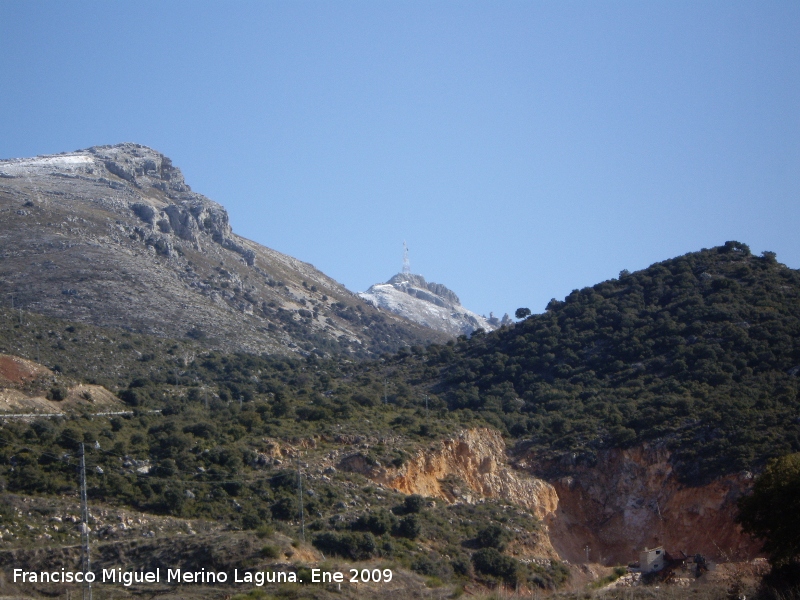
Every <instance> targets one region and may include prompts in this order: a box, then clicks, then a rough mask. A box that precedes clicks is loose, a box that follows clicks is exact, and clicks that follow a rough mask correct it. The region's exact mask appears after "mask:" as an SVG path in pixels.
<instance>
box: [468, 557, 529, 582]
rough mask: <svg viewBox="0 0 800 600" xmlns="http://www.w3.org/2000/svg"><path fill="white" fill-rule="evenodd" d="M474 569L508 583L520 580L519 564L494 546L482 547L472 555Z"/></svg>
mask: <svg viewBox="0 0 800 600" xmlns="http://www.w3.org/2000/svg"><path fill="white" fill-rule="evenodd" d="M472 564H473V565H474V566H475V570H476V571H477V572H478V573H482V574H483V575H489V576H491V577H497V578H499V579H502V580H503V581H505V582H506V583H508V584H510V585H516V584H517V583H518V582H519V580H520V570H521V569H520V564H519V562H517V561H516V560H514V559H513V558H511V557H510V556H505V555H503V554H500V553H499V552H498V551H497V550H495V549H494V548H482V549H480V550H478V551H477V552H476V553H475V554H473V555H472Z"/></svg>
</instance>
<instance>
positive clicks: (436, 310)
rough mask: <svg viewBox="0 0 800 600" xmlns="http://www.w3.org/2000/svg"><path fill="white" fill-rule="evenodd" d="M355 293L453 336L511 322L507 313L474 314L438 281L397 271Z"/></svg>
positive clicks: (375, 303) (494, 327)
mask: <svg viewBox="0 0 800 600" xmlns="http://www.w3.org/2000/svg"><path fill="white" fill-rule="evenodd" d="M358 295H359V296H360V297H361V298H362V299H363V300H365V301H366V302H368V303H370V304H372V305H373V306H375V307H378V308H382V309H385V310H388V311H391V312H393V313H395V314H398V315H400V316H402V317H405V318H406V319H409V320H411V321H414V322H415V323H419V324H420V325H423V326H425V327H430V328H431V329H435V330H436V331H441V332H442V333H445V334H448V335H452V336H457V335H470V334H471V333H472V332H473V331H475V330H477V329H483V330H484V331H493V330H495V329H497V328H498V327H499V326H500V325H510V324H511V323H512V321H511V319H510V318H509V316H508V315H504V316H503V318H502V320H501V319H498V318H497V317H495V316H494V315H490V317H489V318H488V319H487V318H486V317H482V316H480V315H477V314H475V313H474V312H472V311H470V310H467V309H466V308H464V307H463V306H461V301H460V300H459V299H458V296H456V294H455V293H454V292H453V291H451V290H449V289H447V287H445V286H444V285H442V284H441V283H433V282H427V281H425V278H424V277H423V276H422V275H414V274H412V273H398V274H397V275H395V276H394V277H392V278H391V279H390V280H389V281H387V282H386V283H376V284H375V285H373V286H371V287H370V288H369V289H368V290H367V291H366V292H360V293H359V294H358Z"/></svg>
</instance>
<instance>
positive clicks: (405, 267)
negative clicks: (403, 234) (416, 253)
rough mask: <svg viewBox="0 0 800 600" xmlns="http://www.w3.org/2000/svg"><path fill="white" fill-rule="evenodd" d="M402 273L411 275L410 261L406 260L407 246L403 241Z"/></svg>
mask: <svg viewBox="0 0 800 600" xmlns="http://www.w3.org/2000/svg"><path fill="white" fill-rule="evenodd" d="M403 273H406V274H410V273H411V261H409V260H408V245H407V244H406V242H405V240H404V241H403Z"/></svg>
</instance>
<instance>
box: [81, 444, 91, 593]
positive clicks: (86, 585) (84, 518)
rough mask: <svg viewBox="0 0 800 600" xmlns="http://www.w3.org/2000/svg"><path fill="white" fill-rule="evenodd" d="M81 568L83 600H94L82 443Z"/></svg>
mask: <svg viewBox="0 0 800 600" xmlns="http://www.w3.org/2000/svg"><path fill="white" fill-rule="evenodd" d="M81 563H82V564H81V567H82V569H83V573H84V577H83V600H92V584H91V583H90V582H89V581H87V580H86V573H88V572H89V571H90V570H91V561H90V559H89V503H88V501H87V499H86V451H85V450H84V448H83V442H81Z"/></svg>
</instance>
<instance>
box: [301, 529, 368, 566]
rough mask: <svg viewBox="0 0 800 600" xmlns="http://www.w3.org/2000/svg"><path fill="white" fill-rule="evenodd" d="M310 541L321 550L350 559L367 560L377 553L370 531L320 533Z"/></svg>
mask: <svg viewBox="0 0 800 600" xmlns="http://www.w3.org/2000/svg"><path fill="white" fill-rule="evenodd" d="M312 543H313V544H314V546H315V547H316V548H318V549H319V550H320V551H321V552H325V553H326V554H335V555H337V556H341V557H343V558H349V559H351V560H368V559H370V558H374V557H375V556H377V554H378V544H377V543H376V541H375V536H373V535H372V534H371V533H352V532H349V531H346V532H342V533H338V532H326V533H320V534H319V535H315V536H314V539H313V541H312Z"/></svg>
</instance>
